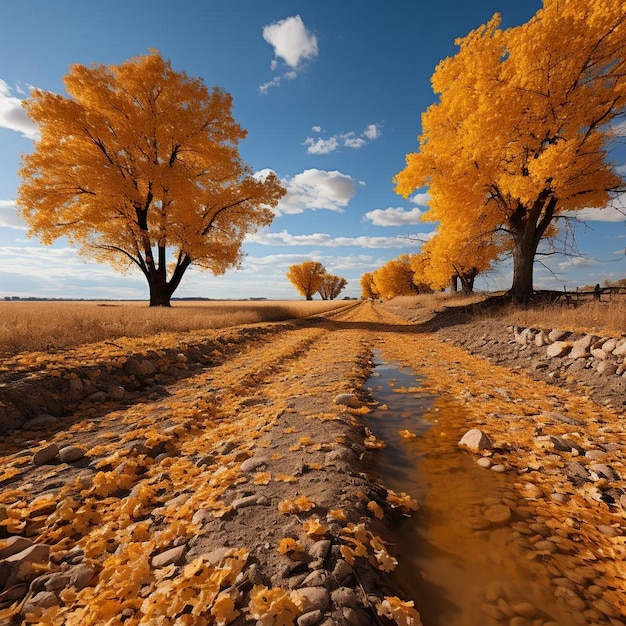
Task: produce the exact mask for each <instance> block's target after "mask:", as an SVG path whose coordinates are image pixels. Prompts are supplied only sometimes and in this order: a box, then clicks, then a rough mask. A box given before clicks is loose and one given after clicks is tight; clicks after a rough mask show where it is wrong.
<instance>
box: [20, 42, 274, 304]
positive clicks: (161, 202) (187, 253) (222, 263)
mask: <svg viewBox="0 0 626 626" xmlns="http://www.w3.org/2000/svg"><path fill="white" fill-rule="evenodd" d="M64 80H65V86H66V90H67V93H68V95H69V97H64V96H61V95H57V94H54V93H50V92H46V91H42V90H34V91H33V93H32V96H31V97H30V98H28V99H27V100H26V104H25V106H26V110H27V112H28V115H29V116H30V117H31V118H32V119H33V120H34V121H35V122H36V123H37V124H38V125H39V130H40V135H41V138H40V139H39V140H38V141H37V142H36V144H35V150H34V152H33V153H32V154H30V155H27V156H25V157H24V158H23V166H22V169H21V172H20V173H21V176H22V179H23V182H22V184H21V186H20V189H19V194H18V204H19V206H20V210H21V214H22V215H23V217H24V218H25V219H26V221H27V222H28V225H29V227H30V231H29V233H30V234H31V235H36V236H38V237H40V238H41V240H42V241H43V242H44V243H46V244H51V243H52V242H53V241H55V240H56V239H58V238H59V237H61V236H65V237H67V239H68V240H69V241H70V243H72V244H76V245H78V246H79V247H80V251H81V252H82V253H83V254H85V255H87V256H90V257H93V258H95V259H96V260H98V261H106V262H109V263H110V264H112V265H113V266H114V267H116V268H118V269H121V270H125V269H128V268H129V267H133V266H134V267H137V268H139V269H140V270H141V272H142V273H143V275H144V276H145V277H146V280H147V281H148V285H149V289H150V306H169V305H170V298H171V296H172V294H173V293H174V291H175V290H176V288H177V287H178V286H179V285H180V282H181V279H182V278H183V275H184V273H185V271H186V270H187V269H188V268H189V267H191V266H192V265H193V266H196V267H198V268H200V269H203V270H210V271H211V272H212V273H213V274H214V275H219V274H223V273H224V272H225V271H226V270H227V269H228V268H230V267H235V266H237V265H238V264H239V263H240V261H241V258H242V253H241V245H242V243H243V240H244V237H245V236H246V235H247V234H248V233H251V232H254V231H255V230H256V229H257V228H258V227H261V226H267V225H269V224H270V223H271V222H272V219H273V217H274V214H273V212H272V210H271V207H273V206H275V205H276V204H277V203H278V201H279V200H280V198H281V197H282V196H283V195H284V194H285V190H284V189H283V187H282V186H281V185H280V183H279V181H278V179H277V178H276V176H274V175H273V174H272V175H269V176H268V177H267V178H265V179H264V180H262V179H260V178H258V177H256V176H255V175H254V173H253V172H252V170H251V169H250V167H249V166H248V165H247V164H246V163H244V162H243V161H242V160H241V158H240V156H239V152H238V144H239V142H240V141H241V140H242V139H244V137H245V136H246V131H245V130H243V129H242V128H241V127H240V126H239V124H237V123H236V121H235V120H234V118H233V116H232V98H231V96H230V95H229V94H228V93H226V92H225V91H224V90H222V89H221V88H219V87H214V88H213V89H212V90H210V91H209V89H207V87H206V86H205V85H204V83H203V81H202V80H201V79H197V78H191V77H189V76H187V75H186V74H185V73H184V72H176V71H174V70H173V69H172V67H171V64H170V62H169V61H165V60H164V59H163V58H162V57H161V55H160V54H159V53H158V52H157V51H151V53H150V54H148V55H146V56H141V57H137V58H133V59H130V60H129V61H126V62H124V63H122V64H121V65H112V66H104V65H92V66H90V67H86V66H83V65H78V64H77V65H74V66H72V67H71V69H70V72H69V74H68V75H67V76H66V77H65V79H64Z"/></svg>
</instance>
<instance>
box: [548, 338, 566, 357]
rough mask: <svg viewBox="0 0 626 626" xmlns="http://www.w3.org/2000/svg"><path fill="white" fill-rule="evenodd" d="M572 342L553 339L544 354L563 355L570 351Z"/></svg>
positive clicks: (550, 355) (551, 355)
mask: <svg viewBox="0 0 626 626" xmlns="http://www.w3.org/2000/svg"><path fill="white" fill-rule="evenodd" d="M571 349H572V344H571V343H569V342H567V341H555V342H554V343H553V344H551V345H549V346H548V347H547V348H546V356H549V357H550V358H559V357H563V356H565V355H566V354H568V353H569V352H570V350H571Z"/></svg>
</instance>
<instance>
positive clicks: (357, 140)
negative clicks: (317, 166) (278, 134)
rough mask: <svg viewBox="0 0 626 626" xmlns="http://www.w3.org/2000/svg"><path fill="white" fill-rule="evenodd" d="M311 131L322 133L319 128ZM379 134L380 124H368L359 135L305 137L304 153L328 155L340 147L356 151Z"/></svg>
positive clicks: (316, 127) (315, 127) (353, 133)
mask: <svg viewBox="0 0 626 626" xmlns="http://www.w3.org/2000/svg"><path fill="white" fill-rule="evenodd" d="M311 130H312V131H313V132H315V133H318V134H319V133H321V132H322V128H321V126H313V127H312V128H311ZM381 134H382V131H381V124H368V125H367V126H366V127H365V130H364V131H363V132H362V133H360V134H357V133H356V132H355V131H349V132H345V133H337V134H336V135H331V136H330V137H329V138H328V139H323V138H321V137H319V138H313V137H307V138H306V139H305V140H304V142H303V143H304V145H305V146H307V149H306V151H307V152H308V153H309V154H328V153H329V152H334V151H335V150H338V149H339V148H341V147H344V148H351V149H352V150H358V149H359V148H362V147H363V146H365V145H366V144H368V143H369V142H370V141H374V140H375V139H378V138H379V137H380V136H381Z"/></svg>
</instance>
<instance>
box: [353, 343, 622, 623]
mask: <svg viewBox="0 0 626 626" xmlns="http://www.w3.org/2000/svg"><path fill="white" fill-rule="evenodd" d="M375 365H376V367H375V370H374V372H373V375H372V377H371V378H370V379H369V381H368V386H369V389H370V393H371V394H372V397H373V399H374V400H375V401H377V402H378V403H379V407H378V408H377V409H376V410H375V411H373V412H372V413H370V414H369V415H368V416H367V417H366V418H365V425H366V426H367V427H368V428H369V429H370V430H371V431H372V432H373V433H374V435H375V436H376V437H377V438H379V439H381V440H384V441H385V443H386V447H385V448H383V449H381V450H380V451H379V452H378V454H377V456H376V459H375V464H374V466H373V471H374V472H375V473H376V474H377V476H378V477H379V478H380V480H381V481H382V482H384V483H385V484H386V485H388V486H389V487H391V488H392V489H394V490H400V491H405V492H407V493H410V494H411V495H412V496H413V497H415V498H416V500H417V502H418V504H419V506H420V510H419V511H418V512H416V513H414V515H413V516H412V517H411V518H410V519H406V520H405V521H404V522H403V523H402V524H401V525H400V526H399V527H398V528H397V531H396V541H397V544H396V546H395V548H396V550H397V553H398V555H399V559H398V560H399V566H398V569H397V570H396V572H395V574H396V580H397V583H398V584H399V586H400V588H401V589H402V590H403V592H404V595H405V596H406V597H410V598H413V599H414V600H415V606H416V608H417V609H418V611H419V613H420V615H421V619H422V622H423V624H424V626H444V625H445V626H501V625H503V626H504V625H505V626H531V625H532V626H557V625H558V626H570V625H573V624H609V623H610V624H615V625H617V624H623V623H624V622H623V621H621V619H620V618H619V616H618V613H617V607H615V608H614V609H612V608H611V607H610V606H606V603H605V602H604V601H602V600H601V599H600V604H599V608H601V609H604V610H605V612H613V611H614V614H613V616H611V615H606V614H605V613H602V611H601V610H598V608H596V607H594V597H593V595H590V601H589V602H588V603H587V602H584V601H582V600H580V599H579V596H578V595H576V594H577V591H578V589H577V587H578V586H580V583H583V584H584V585H586V586H587V588H590V587H594V585H593V581H592V580H590V579H591V578H593V577H594V576H595V575H596V574H597V572H595V571H594V569H593V567H590V566H587V569H586V571H585V570H584V569H580V570H579V571H570V572H569V574H568V572H567V561H568V559H569V557H570V556H571V554H572V552H573V550H572V548H571V546H570V545H567V544H566V541H565V540H566V538H567V537H568V535H569V534H570V529H568V524H570V525H572V520H571V518H568V517H565V518H564V519H563V520H562V521H561V520H554V519H546V517H545V516H544V515H541V512H540V511H538V510H537V508H536V507H535V506H534V505H533V501H535V502H536V500H535V499H534V498H524V497H520V495H519V494H518V491H519V489H518V488H519V482H518V477H517V476H516V474H515V473H514V472H512V471H510V468H506V467H505V466H504V465H500V464H496V463H494V462H493V461H492V459H491V458H490V457H491V454H490V453H489V454H487V455H486V456H482V461H481V463H480V464H479V463H477V455H472V454H469V453H467V452H465V451H463V450H461V449H460V448H459V446H458V443H457V442H458V441H459V438H460V435H459V433H460V434H462V433H463V432H464V431H466V430H467V421H466V419H465V416H464V413H463V410H462V408H461V406H460V405H459V404H458V403H455V402H453V401H452V400H451V399H450V398H449V397H446V396H435V395H434V394H432V393H431V392H430V391H428V390H426V389H424V388H423V387H422V386H421V380H420V378H419V376H418V375H416V373H415V372H414V371H413V370H412V369H409V368H406V367H401V366H400V365H399V364H397V363H390V362H385V361H384V360H382V358H381V356H380V354H376V355H375ZM478 457H479V458H480V455H478ZM481 465H483V467H481ZM491 470H495V471H491ZM501 470H502V471H501ZM533 495H536V494H533ZM555 522H556V524H555ZM561 525H562V526H564V529H563V528H558V527H557V526H561ZM561 542H562V543H561ZM542 544H546V545H542ZM561 557H562V558H561ZM592 593H595V594H596V597H595V601H596V604H598V599H599V598H598V596H601V593H602V590H601V588H600V587H598V585H595V589H593V592H592Z"/></svg>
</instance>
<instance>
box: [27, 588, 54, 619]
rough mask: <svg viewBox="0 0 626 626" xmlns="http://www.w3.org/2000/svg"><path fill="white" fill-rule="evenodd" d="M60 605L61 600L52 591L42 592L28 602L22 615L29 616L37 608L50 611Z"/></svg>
mask: <svg viewBox="0 0 626 626" xmlns="http://www.w3.org/2000/svg"><path fill="white" fill-rule="evenodd" d="M58 604H59V599H58V598H57V597H56V595H55V594H54V593H52V592H51V591H40V592H39V593H37V594H35V595H34V596H32V597H31V598H29V599H28V600H26V602H25V603H24V606H23V607H22V610H21V613H22V615H28V613H32V612H33V611H34V610H35V609H36V608H41V609H49V608H50V607H51V606H57V605H58Z"/></svg>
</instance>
